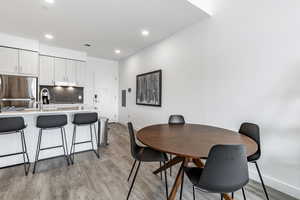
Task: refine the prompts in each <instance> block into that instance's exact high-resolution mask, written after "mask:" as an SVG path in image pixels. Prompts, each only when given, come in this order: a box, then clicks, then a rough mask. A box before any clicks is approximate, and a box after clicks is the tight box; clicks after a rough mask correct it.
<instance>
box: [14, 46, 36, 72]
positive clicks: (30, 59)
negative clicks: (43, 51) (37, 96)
mask: <svg viewBox="0 0 300 200" xmlns="http://www.w3.org/2000/svg"><path fill="white" fill-rule="evenodd" d="M38 66H39V54H38V53H37V52H33V51H25V50H19V74H24V75H32V76H38V72H39V70H38V69H39V67H38Z"/></svg>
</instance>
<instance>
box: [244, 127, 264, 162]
mask: <svg viewBox="0 0 300 200" xmlns="http://www.w3.org/2000/svg"><path fill="white" fill-rule="evenodd" d="M239 133H240V134H243V135H246V136H248V137H250V138H251V139H253V140H254V141H255V142H256V143H257V146H258V148H257V152H256V153H255V154H254V155H253V156H250V157H255V159H256V160H257V159H259V158H260V155H261V147H260V131H259V126H258V125H257V124H253V123H248V122H244V123H242V125H241V127H240V130H239Z"/></svg>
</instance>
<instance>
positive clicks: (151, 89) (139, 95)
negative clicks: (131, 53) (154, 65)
mask: <svg viewBox="0 0 300 200" xmlns="http://www.w3.org/2000/svg"><path fill="white" fill-rule="evenodd" d="M161 79H162V71H161V70H157V71H153V72H148V73H145V74H139V75H137V76H136V104H137V105H144V106H161V86H162V80H161Z"/></svg>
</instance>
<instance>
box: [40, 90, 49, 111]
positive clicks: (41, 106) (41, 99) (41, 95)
mask: <svg viewBox="0 0 300 200" xmlns="http://www.w3.org/2000/svg"><path fill="white" fill-rule="evenodd" d="M43 93H46V94H47V95H45V96H47V97H48V100H50V92H49V90H48V88H43V89H41V92H40V102H39V105H40V111H42V110H43V104H44V103H43Z"/></svg>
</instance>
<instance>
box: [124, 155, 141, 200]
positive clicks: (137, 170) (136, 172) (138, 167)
mask: <svg viewBox="0 0 300 200" xmlns="http://www.w3.org/2000/svg"><path fill="white" fill-rule="evenodd" d="M140 166H141V161H139V164H138V166H137V169H136V171H135V174H134V177H133V180H132V183H131V186H130V189H129V192H128V194H127V198H126V200H128V199H129V196H130V193H131V191H132V188H133V185H134V182H135V180H136V176H137V174H138V172H139V169H140Z"/></svg>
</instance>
